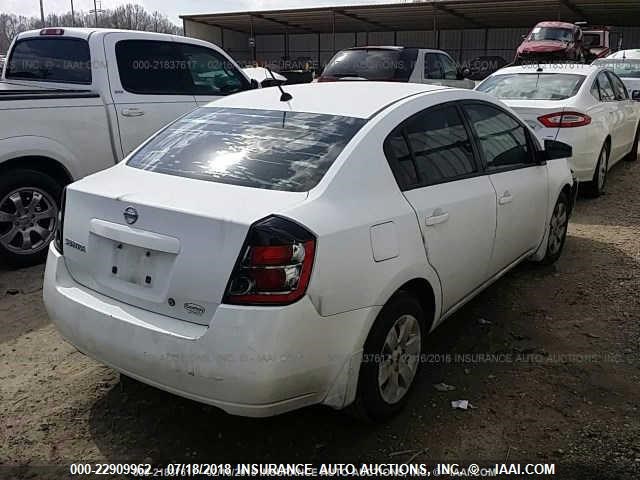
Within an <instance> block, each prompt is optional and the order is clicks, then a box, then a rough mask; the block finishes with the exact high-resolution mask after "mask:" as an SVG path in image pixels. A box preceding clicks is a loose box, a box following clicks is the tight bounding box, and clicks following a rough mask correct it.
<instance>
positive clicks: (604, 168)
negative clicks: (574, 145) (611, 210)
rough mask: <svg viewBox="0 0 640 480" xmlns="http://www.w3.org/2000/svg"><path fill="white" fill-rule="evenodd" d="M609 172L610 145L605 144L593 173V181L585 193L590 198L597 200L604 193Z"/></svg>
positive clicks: (588, 184)
mask: <svg viewBox="0 0 640 480" xmlns="http://www.w3.org/2000/svg"><path fill="white" fill-rule="evenodd" d="M608 172H609V145H608V144H607V143H605V144H604V145H603V146H602V150H601V151H600V155H599V156H598V163H597V164H596V170H595V172H593V180H591V181H590V182H589V183H587V185H586V189H585V192H586V194H587V195H588V196H590V197H593V198H596V197H599V196H600V195H602V194H603V193H604V188H605V185H606V183H607V173H608Z"/></svg>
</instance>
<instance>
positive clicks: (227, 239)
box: [63, 164, 307, 325]
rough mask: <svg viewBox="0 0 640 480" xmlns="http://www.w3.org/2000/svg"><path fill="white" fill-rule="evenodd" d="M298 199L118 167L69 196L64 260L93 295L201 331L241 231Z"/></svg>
mask: <svg viewBox="0 0 640 480" xmlns="http://www.w3.org/2000/svg"><path fill="white" fill-rule="evenodd" d="M306 198H307V193H306V192H285V191H275V190H265V189H258V188H250V187H241V186H235V185H228V184H222V183H215V182H209V181H204V180H196V179H190V178H183V177H178V176H172V175H165V174H161V173H154V172H147V171H143V170H138V169H135V168H131V167H128V166H126V165H124V164H120V165H118V166H116V167H114V168H112V169H110V170H107V171H104V172H101V173H98V174H96V175H93V176H91V177H87V178H85V179H84V180H81V181H80V182H77V183H75V184H73V185H72V186H70V187H69V188H68V190H67V204H66V205H67V210H66V215H65V223H64V231H63V236H64V239H63V241H64V243H65V245H64V256H65V261H66V264H67V267H68V269H69V272H70V273H71V275H72V277H73V278H74V279H75V280H76V281H77V282H78V283H80V284H82V285H84V286H86V287H88V288H90V289H92V290H95V291H96V292H99V293H101V294H104V295H106V296H108V297H111V298H114V299H117V300H119V301H122V302H124V303H127V304H130V305H134V306H137V307H140V308H143V309H145V310H149V311H152V312H156V313H159V314H162V315H167V316H170V317H173V318H177V319H181V320H185V321H190V322H193V323H199V324H203V325H208V324H209V322H210V321H211V319H212V317H213V314H214V312H215V310H216V308H217V307H218V305H219V304H220V302H221V301H222V297H223V295H224V291H225V288H226V286H227V282H228V280H229V276H230V275H231V272H232V270H233V267H234V265H235V262H236V260H237V258H238V255H239V254H240V251H241V248H242V246H243V243H244V241H245V238H246V236H247V232H248V230H249V227H250V226H251V225H252V224H253V223H254V222H256V221H257V220H259V219H261V218H264V217H266V216H268V215H270V214H274V213H280V214H284V213H286V211H287V210H289V209H291V208H293V207H294V206H296V205H299V204H300V203H302V202H303V201H304V200H305V199H306Z"/></svg>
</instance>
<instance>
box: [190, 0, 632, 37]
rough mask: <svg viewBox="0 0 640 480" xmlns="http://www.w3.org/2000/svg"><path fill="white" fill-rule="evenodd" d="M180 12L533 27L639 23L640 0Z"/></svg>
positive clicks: (300, 21)
mask: <svg viewBox="0 0 640 480" xmlns="http://www.w3.org/2000/svg"><path fill="white" fill-rule="evenodd" d="M181 18H182V19H184V20H191V21H195V22H200V23H204V24H208V25H212V26H216V27H220V28H224V29H227V30H233V31H237V32H242V33H249V34H251V33H252V34H253V35H263V34H282V33H331V32H336V33H340V32H365V31H370V32H375V31H387V32H389V31H410V30H432V29H439V30H446V29H462V28H501V27H531V26H533V25H534V24H535V23H537V22H539V21H543V20H563V21H568V22H577V21H587V22H589V23H590V24H593V25H617V26H636V25H638V24H639V23H640V0H492V1H488V0H431V1H425V2H417V3H388V4H376V5H353V6H337V7H317V8H299V9H289V10H264V11H253V12H225V13H211V14H200V15H182V16H181Z"/></svg>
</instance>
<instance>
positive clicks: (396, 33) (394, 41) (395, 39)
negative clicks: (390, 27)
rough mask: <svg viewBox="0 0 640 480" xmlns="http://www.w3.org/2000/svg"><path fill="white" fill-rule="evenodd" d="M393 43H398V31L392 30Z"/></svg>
mask: <svg viewBox="0 0 640 480" xmlns="http://www.w3.org/2000/svg"><path fill="white" fill-rule="evenodd" d="M393 44H394V45H398V32H396V31H394V32H393Z"/></svg>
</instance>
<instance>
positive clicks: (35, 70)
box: [6, 38, 91, 85]
mask: <svg viewBox="0 0 640 480" xmlns="http://www.w3.org/2000/svg"><path fill="white" fill-rule="evenodd" d="M6 77H7V78H15V79H21V80H37V81H41V82H60V83H77V84H82V85H90V84H91V61H90V56H89V44H88V43H87V42H86V41H85V40H82V39H79V38H29V39H27V40H20V41H19V42H17V43H16V45H15V47H14V48H13V51H12V52H11V57H10V59H9V63H8V64H7V71H6Z"/></svg>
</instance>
